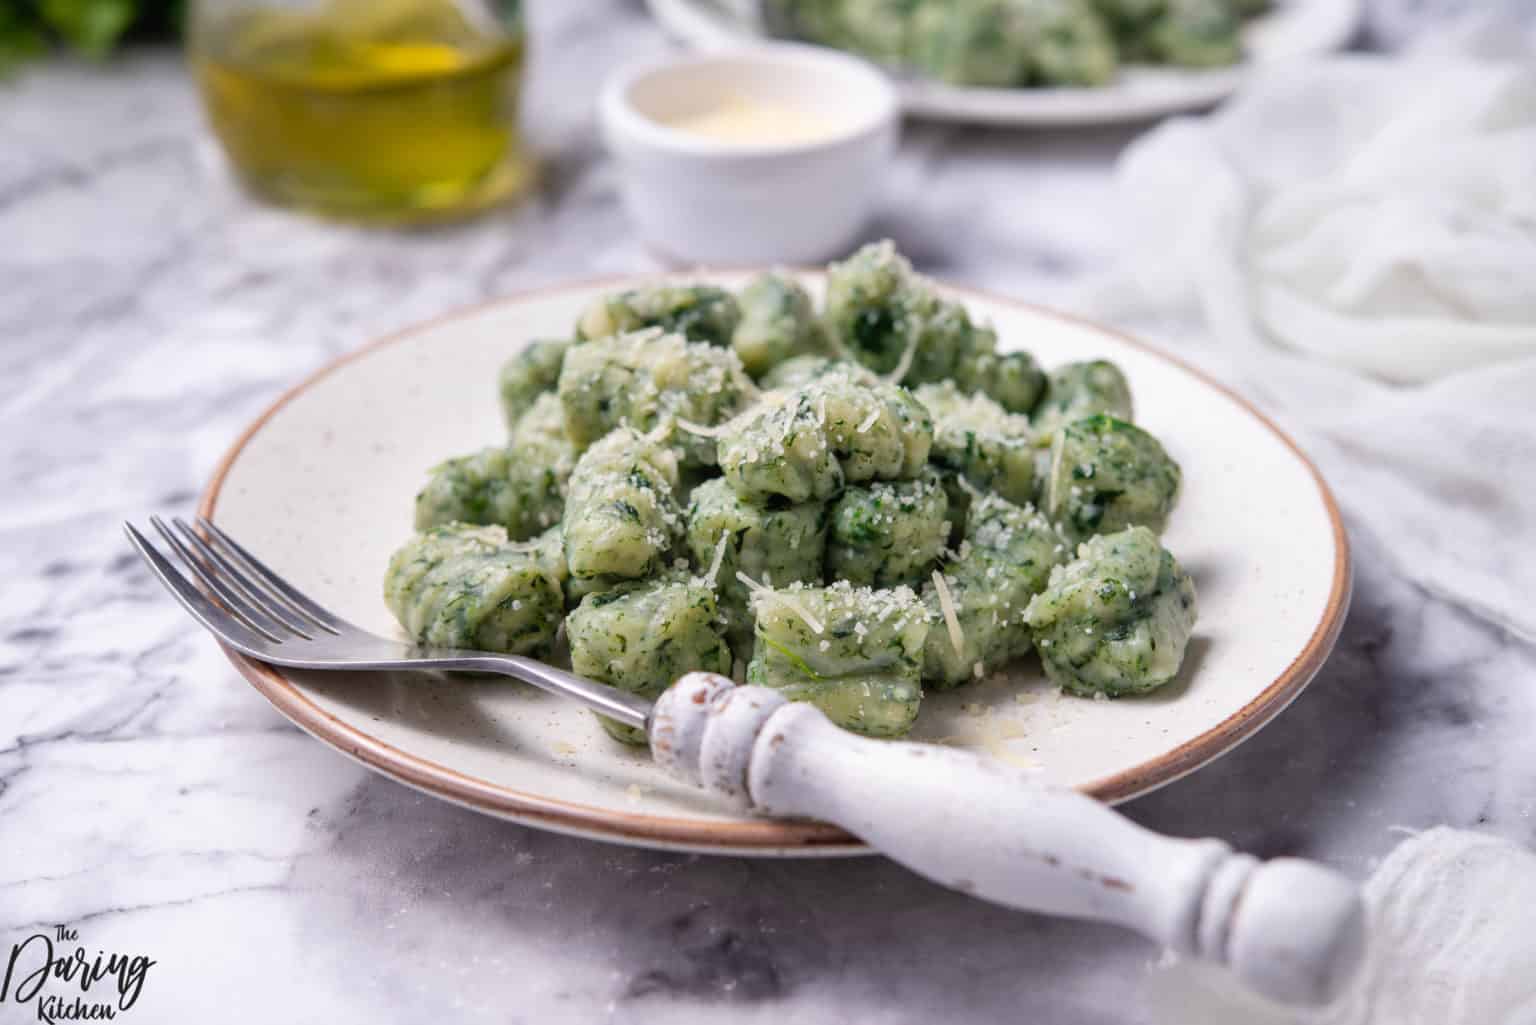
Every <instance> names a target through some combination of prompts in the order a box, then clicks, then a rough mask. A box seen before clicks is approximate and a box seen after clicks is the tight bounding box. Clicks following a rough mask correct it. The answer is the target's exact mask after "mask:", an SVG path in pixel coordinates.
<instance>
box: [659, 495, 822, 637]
mask: <svg viewBox="0 0 1536 1025" xmlns="http://www.w3.org/2000/svg"><path fill="white" fill-rule="evenodd" d="M826 548H827V508H826V506H825V505H823V504H822V503H820V502H802V503H800V504H799V505H755V504H753V503H751V502H746V501H743V500H742V498H741V496H739V495H738V494H736V492H735V491H733V490H732V489H731V487H730V485H729V484H727V483H726V482H725V480H724V478H721V477H716V478H715V479H713V480H708V481H705V482H704V483H703V484H700V485H699V486H698V487H697V488H695V489H694V491H693V495H692V496H691V499H690V501H689V504H688V552H689V555H691V556H692V557H693V564H694V565H695V566H699V567H701V568H702V570H703V572H705V573H706V574H710V571H711V569H712V570H713V573H712V574H710V576H711V579H712V582H713V583H714V584H715V585H716V590H717V593H718V594H719V598H720V608H721V611H722V612H723V613H724V614H725V619H726V626H727V633H728V635H729V636H730V639H731V643H732V646H733V647H735V648H736V650H737V651H740V652H743V653H748V654H750V651H751V646H752V613H751V610H750V607H749V604H748V600H749V599H750V597H751V591H750V589H749V587H748V585H747V583H746V582H745V580H744V579H743V578H744V577H745V578H746V579H750V580H754V581H762V582H763V583H765V584H769V585H785V584H791V583H804V584H818V583H820V582H821V577H822V560H823V556H824V555H825V553H826Z"/></svg>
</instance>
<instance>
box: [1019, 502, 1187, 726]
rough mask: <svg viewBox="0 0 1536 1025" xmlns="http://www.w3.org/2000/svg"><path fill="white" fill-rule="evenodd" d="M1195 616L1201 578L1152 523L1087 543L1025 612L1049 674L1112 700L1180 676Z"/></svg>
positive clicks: (1073, 687)
mask: <svg viewBox="0 0 1536 1025" xmlns="http://www.w3.org/2000/svg"><path fill="white" fill-rule="evenodd" d="M1195 616H1196V607H1195V585H1194V583H1193V581H1191V580H1190V578H1189V576H1188V574H1186V573H1185V572H1184V570H1183V569H1182V568H1181V567H1180V566H1179V564H1178V562H1177V561H1176V560H1175V559H1174V557H1173V556H1172V555H1171V554H1169V553H1168V551H1166V550H1165V549H1164V548H1163V547H1162V546H1161V545H1159V544H1158V541H1157V535H1155V534H1153V533H1152V531H1150V530H1148V529H1147V528H1146V527H1130V528H1128V529H1126V530H1123V531H1120V532H1119V533H1116V534H1101V535H1099V536H1098V537H1095V538H1092V539H1091V540H1089V541H1086V542H1084V543H1083V544H1081V545H1079V546H1078V548H1077V558H1076V559H1074V560H1073V561H1072V562H1069V563H1067V564H1066V565H1065V566H1060V567H1057V568H1056V569H1055V570H1052V572H1051V579H1050V584H1049V585H1048V586H1047V587H1046V589H1045V590H1044V591H1043V592H1042V593H1041V594H1039V595H1037V596H1036V597H1035V599H1034V600H1033V601H1031V602H1030V604H1029V607H1028V608H1027V609H1026V610H1025V612H1024V618H1025V620H1026V621H1027V622H1028V623H1029V626H1030V630H1031V633H1032V635H1033V637H1034V641H1035V649H1036V650H1037V651H1039V652H1040V660H1041V662H1042V663H1043V664H1044V665H1045V672H1046V675H1047V676H1049V677H1050V678H1051V679H1052V680H1053V681H1054V682H1056V683H1057V684H1059V685H1060V686H1061V687H1062V689H1064V690H1067V691H1070V692H1072V693H1074V694H1080V695H1083V696H1092V695H1095V694H1104V695H1106V696H1108V697H1112V698H1113V697H1120V696H1123V695H1127V694H1140V693H1145V692H1147V691H1150V690H1154V689H1156V688H1158V687H1161V686H1163V685H1164V684H1166V683H1168V681H1170V680H1172V679H1173V678H1174V677H1175V676H1176V675H1178V671H1179V666H1180V665H1181V664H1182V663H1183V661H1184V651H1185V648H1186V646H1187V644H1188V642H1189V637H1190V634H1191V632H1192V631H1193V630H1194V625H1195Z"/></svg>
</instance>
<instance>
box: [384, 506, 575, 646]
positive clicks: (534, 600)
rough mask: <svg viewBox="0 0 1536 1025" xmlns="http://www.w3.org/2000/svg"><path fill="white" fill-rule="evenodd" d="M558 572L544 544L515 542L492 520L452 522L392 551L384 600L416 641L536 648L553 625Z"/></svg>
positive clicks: (559, 606)
mask: <svg viewBox="0 0 1536 1025" xmlns="http://www.w3.org/2000/svg"><path fill="white" fill-rule="evenodd" d="M564 575H565V567H564V566H563V565H561V564H560V562H559V560H558V559H556V558H552V557H551V550H550V548H549V546H548V545H547V544H544V543H539V544H535V545H514V544H511V543H509V541H508V539H507V532H506V531H505V530H503V529H502V528H501V527H499V526H483V527H482V526H471V525H469V524H464V523H451V524H447V525H444V526H439V527H433V528H431V529H429V530H425V531H422V532H421V533H419V534H417V535H416V536H415V537H414V538H412V539H411V540H410V541H408V542H407V543H406V544H405V545H404V546H403V547H401V548H400V549H399V550H398V551H396V552H395V554H394V556H393V557H392V558H391V559H390V560H389V568H388V570H387V571H386V572H385V574H384V602H385V604H386V605H388V606H389V610H390V611H391V612H392V613H394V615H395V618H396V619H398V620H399V621H400V625H401V626H402V627H403V628H404V629H405V632H406V634H408V635H409V636H410V638H411V640H413V641H414V642H415V643H417V644H421V645H425V646H428V647H434V648H469V649H475V650H479V651H496V652H505V653H508V654H515V655H523V654H535V653H541V652H544V651H546V650H547V649H548V648H549V647H550V645H551V644H552V643H553V642H554V639H555V633H556V631H557V630H558V629H559V626H560V619H561V616H562V614H563V612H564V603H563V596H562V594H561V584H562V583H563V580H564Z"/></svg>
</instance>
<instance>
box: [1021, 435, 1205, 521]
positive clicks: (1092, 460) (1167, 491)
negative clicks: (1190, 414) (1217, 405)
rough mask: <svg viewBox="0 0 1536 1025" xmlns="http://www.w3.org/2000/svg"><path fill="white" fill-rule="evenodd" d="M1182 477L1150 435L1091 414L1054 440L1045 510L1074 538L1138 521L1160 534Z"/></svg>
mask: <svg viewBox="0 0 1536 1025" xmlns="http://www.w3.org/2000/svg"><path fill="white" fill-rule="evenodd" d="M1179 480H1180V471H1179V464H1178V463H1175V462H1174V461H1173V460H1172V459H1170V458H1168V453H1167V452H1165V451H1164V450H1163V446H1162V445H1161V444H1160V443H1159V442H1158V440H1157V439H1156V438H1154V437H1152V435H1150V434H1148V433H1147V432H1146V431H1144V430H1142V429H1141V428H1140V427H1135V426H1132V425H1131V424H1128V423H1126V422H1125V421H1123V420H1116V419H1115V418H1114V417H1112V416H1103V415H1099V416H1090V417H1088V418H1087V419H1086V420H1079V421H1077V422H1076V423H1072V424H1068V425H1067V426H1065V427H1063V428H1062V429H1061V430H1059V431H1057V432H1056V437H1055V439H1054V440H1053V441H1052V442H1051V464H1050V472H1049V474H1048V475H1047V477H1046V481H1045V511H1046V512H1047V513H1048V514H1049V515H1050V516H1051V518H1052V519H1054V520H1056V521H1057V522H1058V523H1060V524H1061V525H1062V529H1064V530H1066V531H1067V532H1068V533H1069V534H1071V535H1072V536H1073V537H1076V538H1087V537H1091V536H1093V535H1094V534H1100V533H1114V532H1115V531H1117V530H1121V529H1122V528H1125V527H1129V526H1134V525H1138V524H1139V525H1141V526H1144V527H1150V528H1151V529H1152V530H1153V531H1155V532H1159V533H1161V532H1162V529H1163V523H1164V521H1165V520H1166V519H1167V518H1168V513H1169V512H1170V511H1171V510H1172V509H1173V503H1174V499H1175V498H1176V497H1177V496H1178V493H1179Z"/></svg>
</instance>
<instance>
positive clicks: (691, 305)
mask: <svg viewBox="0 0 1536 1025" xmlns="http://www.w3.org/2000/svg"><path fill="white" fill-rule="evenodd" d="M740 321H741V304H740V303H739V302H738V301H737V299H736V297H735V296H734V295H732V294H731V293H730V292H727V291H726V290H725V289H723V288H717V287H716V286H714V285H656V286H654V287H651V288H637V289H634V290H632V291H628V292H619V293H616V294H614V295H606V296H603V297H602V298H601V299H598V300H597V301H596V302H594V303H592V305H590V306H588V307H587V309H586V310H585V311H584V312H583V313H582V315H581V318H580V319H579V320H577V322H576V337H577V338H578V339H581V340H583V341H592V340H594V339H599V338H608V337H610V336H612V335H618V334H627V333H629V332H632V331H638V330H640V329H641V328H647V327H655V328H660V329H661V330H663V331H666V332H668V333H672V334H678V335H682V336H683V337H684V338H686V339H688V340H689V341H690V342H702V343H704V344H706V345H715V346H722V347H724V346H729V345H730V344H731V336H732V335H733V334H734V333H735V331H736V325H737V324H738V323H740Z"/></svg>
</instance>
